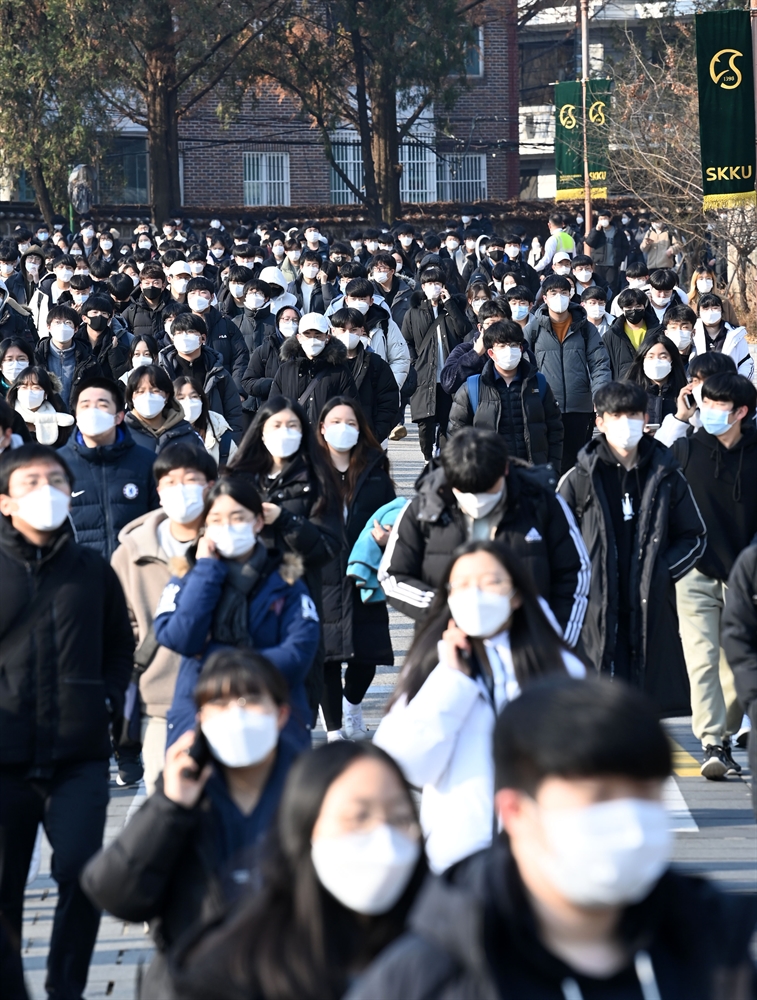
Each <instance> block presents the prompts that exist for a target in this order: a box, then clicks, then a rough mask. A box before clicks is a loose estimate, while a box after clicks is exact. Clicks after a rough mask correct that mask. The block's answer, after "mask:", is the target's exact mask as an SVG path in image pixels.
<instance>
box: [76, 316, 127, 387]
mask: <svg viewBox="0 0 757 1000" xmlns="http://www.w3.org/2000/svg"><path fill="white" fill-rule="evenodd" d="M114 338H115V343H114V342H113V339H114ZM74 339H75V340H80V341H81V342H82V343H83V344H86V345H87V346H88V347H89V348H90V350H91V351H92V353H93V354H94V356H95V360H96V361H97V363H98V365H99V366H100V371H101V372H102V374H103V378H109V379H112V380H113V381H114V382H118V380H119V379H120V378H121V376H122V375H123V374H124V372H127V371H129V365H130V364H131V361H130V360H129V346H130V345H131V334H130V333H129V332H128V331H127V330H126V328H125V327H118V328H117V329H116V328H115V327H113V326H110V325H109V326H106V328H105V329H104V330H103V331H102V333H101V334H100V335H99V337H98V338H97V340H96V341H95V343H94V344H92V343H90V340H89V337H88V336H87V327H86V326H85V325H84V324H83V323H82V325H81V326H80V327H79V329H78V330H77V331H76V334H75V336H74Z"/></svg>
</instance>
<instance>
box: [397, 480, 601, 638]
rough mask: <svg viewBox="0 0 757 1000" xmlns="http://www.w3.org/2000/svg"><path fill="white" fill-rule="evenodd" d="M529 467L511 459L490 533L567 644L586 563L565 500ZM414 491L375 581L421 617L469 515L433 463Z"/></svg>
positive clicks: (583, 597)
mask: <svg viewBox="0 0 757 1000" xmlns="http://www.w3.org/2000/svg"><path fill="white" fill-rule="evenodd" d="M541 478H542V477H541V476H540V475H538V474H535V470H532V469H529V468H528V467H526V466H523V465H519V464H516V463H515V462H514V461H511V463H510V467H509V471H508V473H507V476H506V481H507V499H506V503H505V506H504V510H503V512H502V516H501V519H500V521H499V523H498V524H497V525H496V529H495V532H494V537H495V539H496V540H497V541H499V542H502V543H503V544H504V545H507V546H508V548H509V549H510V550H511V551H512V552H513V553H514V554H515V555H516V556H517V557H518V558H519V559H520V560H521V563H522V564H523V565H524V566H526V567H527V568H528V569H529V570H530V571H531V574H532V576H533V578H534V581H535V583H536V587H537V589H538V591H539V593H540V594H541V596H542V597H544V598H545V599H546V600H547V601H548V602H549V606H550V607H551V609H552V611H553V612H554V614H555V617H556V618H557V620H558V622H559V623H560V627H561V628H562V629H563V632H564V635H565V640H566V642H568V643H569V644H570V645H571V646H574V645H575V644H576V642H577V641H578V637H579V634H580V632H581V626H582V624H583V620H584V615H585V614H586V601H587V597H588V594H589V575H590V563H589V556H588V553H587V552H586V548H585V547H584V544H583V541H582V540H581V535H580V532H579V530H578V526H577V525H576V522H575V520H574V518H573V515H572V514H571V512H570V510H569V509H568V507H567V505H566V504H565V502H564V500H563V499H562V498H561V497H560V496H558V495H556V494H555V493H553V492H552V491H550V490H549V489H545V487H544V486H543V485H542V483H541V481H540V480H541ZM416 489H417V491H418V495H417V496H416V497H415V498H414V499H413V500H412V501H411V502H410V503H409V504H408V505H407V507H405V509H404V510H403V511H402V513H401V514H400V516H399V518H398V519H397V521H396V523H395V526H394V530H393V531H392V534H391V536H390V538H389V542H388V544H387V547H386V551H385V553H384V558H383V559H382V561H381V567H380V569H379V580H380V582H381V586H382V587H383V588H384V593H385V594H386V598H387V601H388V602H389V604H391V605H392V607H394V608H396V609H397V610H398V611H401V612H402V613H403V614H406V615H408V616H409V617H410V618H414V619H416V621H420V620H421V619H422V618H423V617H424V615H425V613H426V610H427V608H428V606H429V605H430V604H431V601H432V600H433V597H434V593H435V591H436V588H438V587H439V586H440V584H441V581H442V579H443V577H444V572H445V570H446V568H447V564H448V563H449V560H450V556H451V555H452V553H453V552H454V551H455V549H456V548H457V547H458V546H459V545H462V544H463V543H464V542H466V541H467V540H468V538H469V537H470V536H469V526H470V524H471V522H470V519H469V518H468V517H467V516H466V515H465V514H464V513H463V512H462V510H461V509H460V507H459V506H458V504H457V501H456V500H455V496H454V494H453V493H452V490H451V488H450V487H449V485H448V484H447V481H446V478H445V475H444V470H443V469H441V468H437V469H433V470H432V471H431V472H429V473H426V474H424V475H423V476H421V478H420V479H419V480H418V482H417V483H416Z"/></svg>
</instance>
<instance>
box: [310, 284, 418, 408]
mask: <svg viewBox="0 0 757 1000" xmlns="http://www.w3.org/2000/svg"><path fill="white" fill-rule="evenodd" d="M344 308H346V306H345V297H344V295H342V294H341V293H340V294H339V295H338V296H337V297H336V298H334V299H332V301H331V303H330V304H329V307H328V308H327V310H326V315H327V316H332V315H333V314H334V313H335V312H337V310H339V309H344ZM364 322H365V330H366V332H367V334H368V337H369V338H370V347H371V350H372V351H373V352H374V353H375V354H378V356H379V357H380V358H381V359H382V360H384V361H386V363H387V364H388V365H389V367H390V368H391V369H392V371H393V372H394V378H395V379H396V381H397V385H398V387H399V388H400V389H401V388H402V386H403V385H404V382H405V379H406V378H407V374H408V372H409V371H410V351H409V349H408V346H407V343H406V342H405V338H404V337H403V336H402V331H401V330H400V328H399V326H398V325H397V323H395V321H394V319H393V318H392V313H391V310H390V308H389V306H388V305H387V303H386V300H385V299H384V298H383V297H382V296H381V295H379V293H378V292H376V294H375V295H374V296H373V304H372V305H371V306H370V307H369V309H368V312H367V313H365V321H364Z"/></svg>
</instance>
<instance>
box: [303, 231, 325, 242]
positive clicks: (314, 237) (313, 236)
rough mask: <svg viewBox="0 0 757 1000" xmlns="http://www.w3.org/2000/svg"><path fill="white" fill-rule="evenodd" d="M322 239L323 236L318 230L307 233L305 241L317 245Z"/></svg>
mask: <svg viewBox="0 0 757 1000" xmlns="http://www.w3.org/2000/svg"><path fill="white" fill-rule="evenodd" d="M320 238H321V234H320V233H319V232H318V230H317V229H309V230H308V231H307V232H306V233H305V239H306V240H308V241H309V242H310V243H317V242H318V241H319V240H320Z"/></svg>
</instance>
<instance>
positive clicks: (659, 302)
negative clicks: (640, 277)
mask: <svg viewBox="0 0 757 1000" xmlns="http://www.w3.org/2000/svg"><path fill="white" fill-rule="evenodd" d="M671 298H672V295H671V294H670V292H660V291H658V290H657V289H656V288H653V289H652V301H653V302H654V304H655V305H656V306H657V308H658V309H663V308H664V307H665V306H667V305H669V304H670V300H671Z"/></svg>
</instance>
